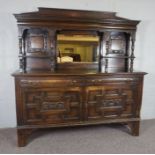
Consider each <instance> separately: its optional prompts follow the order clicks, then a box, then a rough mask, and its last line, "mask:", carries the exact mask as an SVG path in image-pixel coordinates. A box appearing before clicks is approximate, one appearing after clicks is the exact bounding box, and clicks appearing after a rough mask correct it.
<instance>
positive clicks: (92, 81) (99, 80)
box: [85, 77, 139, 86]
mask: <svg viewBox="0 0 155 155" xmlns="http://www.w3.org/2000/svg"><path fill="white" fill-rule="evenodd" d="M138 81H139V78H129V77H128V78H116V77H114V78H113V77H111V78H109V77H107V78H106V77H104V78H103V77H93V78H87V79H86V80H85V83H86V84H87V85H88V86H91V85H92V86H93V85H106V84H107V85H109V84H110V85H113V84H117V85H119V84H121V85H122V84H131V83H133V84H136V83H137V82H138Z"/></svg>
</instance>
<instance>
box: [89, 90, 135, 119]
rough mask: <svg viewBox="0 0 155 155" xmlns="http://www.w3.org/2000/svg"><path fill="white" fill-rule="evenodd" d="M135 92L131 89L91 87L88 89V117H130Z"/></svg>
mask: <svg viewBox="0 0 155 155" xmlns="http://www.w3.org/2000/svg"><path fill="white" fill-rule="evenodd" d="M132 105H133V94H132V91H131V90H130V89H123V88H119V87H117V88H104V87H98V88H93V87H90V88H88V89H87V107H88V114H87V118H88V119H90V120H92V119H95V120H96V119H107V118H113V117H115V118H118V117H130V116H131V113H132Z"/></svg>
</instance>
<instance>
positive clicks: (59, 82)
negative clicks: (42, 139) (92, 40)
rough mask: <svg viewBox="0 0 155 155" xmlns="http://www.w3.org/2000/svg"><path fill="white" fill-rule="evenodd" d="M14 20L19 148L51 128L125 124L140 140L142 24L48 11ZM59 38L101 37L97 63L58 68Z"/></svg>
mask: <svg viewBox="0 0 155 155" xmlns="http://www.w3.org/2000/svg"><path fill="white" fill-rule="evenodd" d="M15 17H16V19H17V22H18V28H19V67H20V70H19V71H16V72H14V73H13V74H12V76H14V78H15V88H16V89H15V91H16V112H17V134H18V146H20V147H22V146H25V145H26V144H27V140H28V137H29V136H30V134H31V133H32V132H33V131H34V130H36V129H40V128H50V127H65V126H80V125H95V124H105V123H122V124H126V125H128V127H129V128H130V131H131V134H132V135H134V136H138V135H139V124H140V110H141V104H142V94H143V78H144V75H145V74H146V73H145V72H134V70H133V67H134V59H135V55H134V44H135V32H136V27H137V24H138V23H139V21H134V20H129V19H125V18H121V17H117V16H116V13H114V12H97V11H82V10H65V9H50V8H39V11H36V12H28V13H21V14H15ZM58 34H64V35H76V34H79V35H96V36H98V37H99V43H98V49H99V53H98V62H96V63H88V62H87V63H85V62H82V63H81V62H76V63H57V56H58V51H57V43H58V42H57V35H58ZM79 44H80V42H79Z"/></svg>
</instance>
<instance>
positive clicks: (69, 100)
mask: <svg viewBox="0 0 155 155" xmlns="http://www.w3.org/2000/svg"><path fill="white" fill-rule="evenodd" d="M22 95H23V97H22V98H23V101H22V102H23V105H24V106H23V112H24V124H29V125H30V124H33V125H36V124H38V125H43V124H46V125H47V124H57V123H66V122H72V121H74V122H75V121H80V120H81V106H82V105H81V103H82V98H81V89H80V88H78V87H75V88H67V87H62V88H61V89H59V88H35V89H34V88H25V89H24V88H23V89H22Z"/></svg>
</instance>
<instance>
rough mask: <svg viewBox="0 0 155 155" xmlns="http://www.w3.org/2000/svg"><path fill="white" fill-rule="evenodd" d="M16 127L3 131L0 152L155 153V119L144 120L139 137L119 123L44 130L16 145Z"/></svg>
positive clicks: (0, 133)
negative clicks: (28, 140) (20, 146)
mask: <svg viewBox="0 0 155 155" xmlns="http://www.w3.org/2000/svg"><path fill="white" fill-rule="evenodd" d="M16 141H17V140H16V130H15V129H14V128H10V129H1V130H0V153H8V154H9V153H21V154H22V153H44V154H46V153H51V154H53V153H57V154H66V153H70V154H72V153H79V154H81V153H83V154H85V153H87V154H90V153H94V154H96V153H99V154H100V153H114V154H115V153H131V154H132V153H144V154H145V153H148V154H149V153H155V120H145V121H142V122H141V131H140V136H139V137H134V136H131V135H130V134H129V133H128V132H127V130H126V129H125V128H124V127H122V126H120V125H98V126H89V127H78V128H61V129H48V130H43V131H42V130H41V131H38V132H36V133H34V134H33V135H32V136H31V139H30V142H29V144H28V145H27V146H26V147H22V148H19V147H17V145H16Z"/></svg>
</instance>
